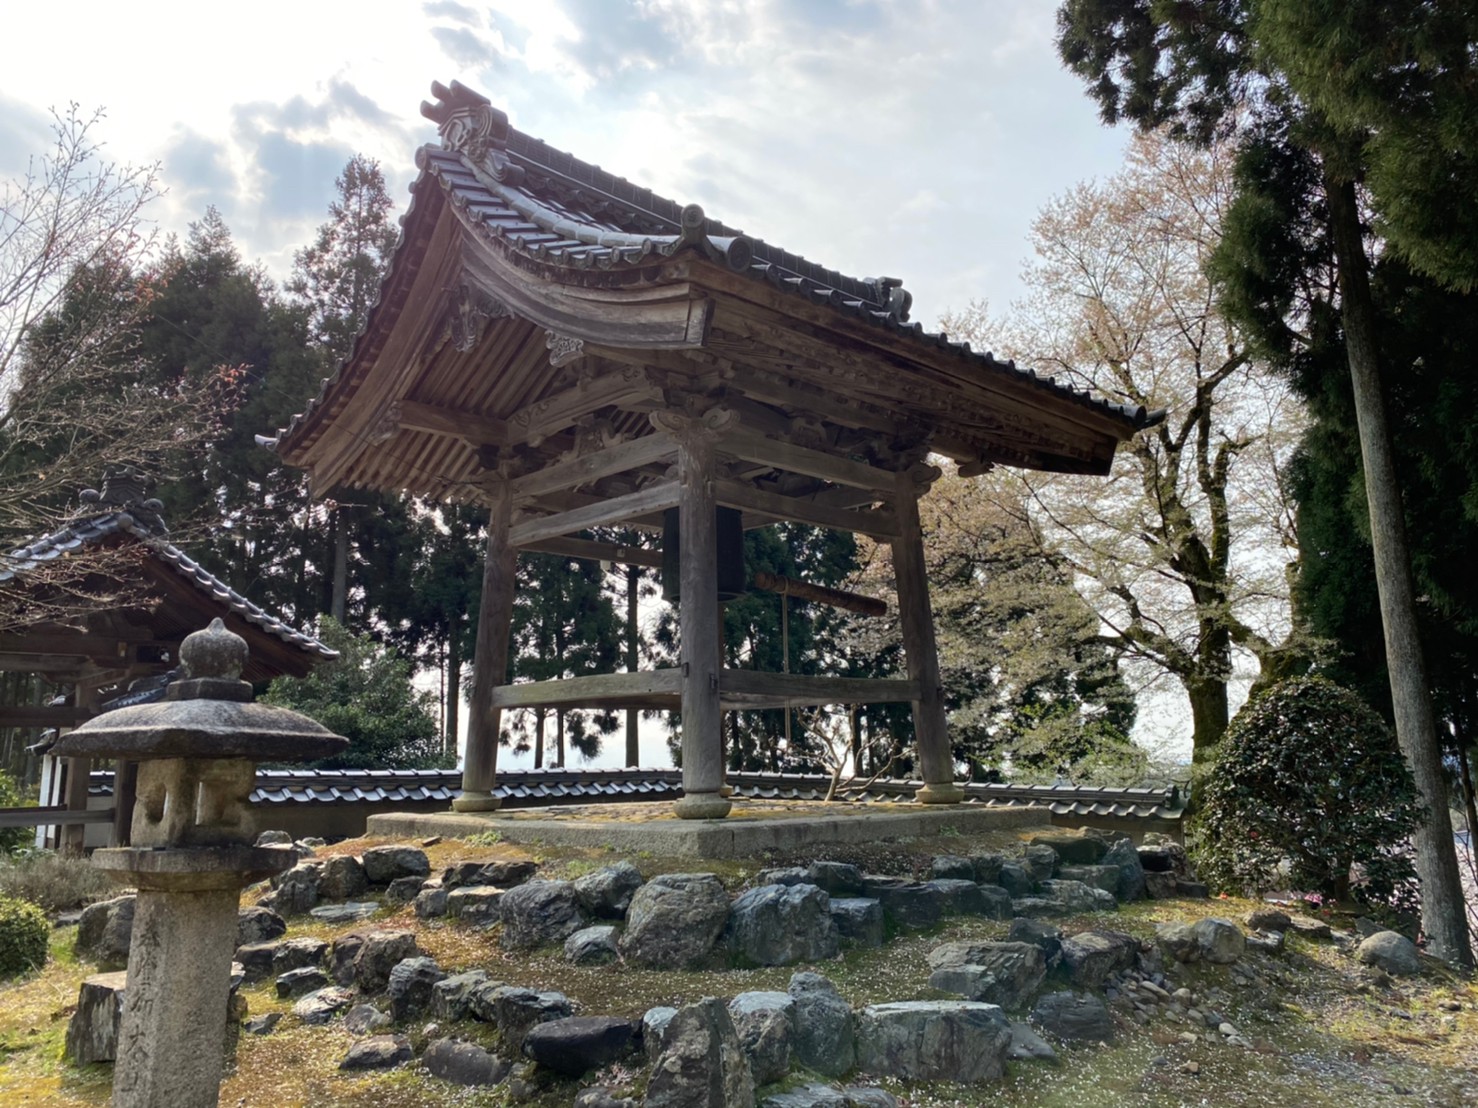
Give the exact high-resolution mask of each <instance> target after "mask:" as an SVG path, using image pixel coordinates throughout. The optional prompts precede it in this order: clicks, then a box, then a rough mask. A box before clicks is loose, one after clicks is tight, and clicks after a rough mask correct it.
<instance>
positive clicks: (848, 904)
mask: <svg viewBox="0 0 1478 1108" xmlns="http://www.w3.org/2000/svg"><path fill="white" fill-rule="evenodd" d="M831 918H832V919H833V920H835V921H836V925H837V935H838V936H839V937H840V938H842V939H843V940H845V941H847V942H851V943H856V944H857V945H858V946H867V947H878V946H882V945H883V905H882V902H881V901H879V900H874V899H873V898H872V897H864V896H842V897H832V899H831Z"/></svg>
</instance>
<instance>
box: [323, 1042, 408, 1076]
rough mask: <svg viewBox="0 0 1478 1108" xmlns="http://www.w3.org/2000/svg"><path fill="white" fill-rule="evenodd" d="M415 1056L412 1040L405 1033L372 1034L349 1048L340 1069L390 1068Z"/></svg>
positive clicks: (402, 1063)
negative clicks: (412, 1050)
mask: <svg viewBox="0 0 1478 1108" xmlns="http://www.w3.org/2000/svg"><path fill="white" fill-rule="evenodd" d="M413 1057H415V1055H414V1054H413V1053H412V1052H411V1041H410V1040H409V1039H407V1038H406V1037H405V1036H404V1035H372V1036H370V1037H369V1038H368V1039H360V1040H359V1042H357V1043H355V1044H354V1045H353V1046H351V1047H350V1048H349V1053H348V1054H346V1055H344V1060H343V1061H342V1062H340V1063H339V1069H341V1070H388V1069H393V1068H394V1067H395V1066H399V1065H404V1064H405V1063H406V1062H409V1061H410V1060H411V1059H412V1058H413Z"/></svg>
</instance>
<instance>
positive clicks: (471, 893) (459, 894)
mask: <svg viewBox="0 0 1478 1108" xmlns="http://www.w3.org/2000/svg"><path fill="white" fill-rule="evenodd" d="M422 895H424V894H422ZM445 895H446V915H447V918H448V919H459V920H462V921H463V922H464V923H468V924H471V925H472V926H473V927H491V926H492V925H493V924H495V923H497V922H498V920H499V919H500V918H501V916H500V915H499V908H498V905H499V903H500V902H501V901H502V900H503V890H502V889H500V888H498V887H497V886H495V885H460V886H458V887H457V888H454V889H452V890H451V892H449V893H446V894H445Z"/></svg>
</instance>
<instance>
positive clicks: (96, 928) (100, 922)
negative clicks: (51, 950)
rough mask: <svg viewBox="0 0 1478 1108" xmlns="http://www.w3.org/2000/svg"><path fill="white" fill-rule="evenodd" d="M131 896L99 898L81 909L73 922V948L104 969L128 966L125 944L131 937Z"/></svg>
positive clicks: (126, 946) (132, 900) (132, 899)
mask: <svg viewBox="0 0 1478 1108" xmlns="http://www.w3.org/2000/svg"><path fill="white" fill-rule="evenodd" d="M133 911H134V898H133V897H132V896H117V897H114V898H113V899H112V900H100V901H98V903H96V904H89V905H88V906H87V907H86V908H84V909H82V916H81V918H80V919H78V921H77V938H76V939H75V940H74V941H73V949H74V950H75V951H76V952H77V955H78V956H79V957H82V958H89V959H91V960H92V961H94V962H96V963H97V964H98V965H100V966H103V967H105V968H112V969H122V968H124V967H125V966H127V965H128V945H129V942H130V941H131V940H132V939H133Z"/></svg>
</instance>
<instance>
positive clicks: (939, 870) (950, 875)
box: [929, 854, 976, 884]
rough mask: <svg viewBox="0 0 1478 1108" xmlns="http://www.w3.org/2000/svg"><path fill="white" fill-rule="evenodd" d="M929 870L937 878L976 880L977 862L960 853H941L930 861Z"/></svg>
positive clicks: (972, 881)
mask: <svg viewBox="0 0 1478 1108" xmlns="http://www.w3.org/2000/svg"><path fill="white" fill-rule="evenodd" d="M929 872H930V874H932V875H933V876H934V878H935V879H936V880H938V879H941V878H942V879H944V880H959V881H969V882H971V883H972V884H973V883H974V882H975V880H976V877H975V863H974V862H972V861H971V860H970V859H969V858H962V857H961V856H960V855H958V854H939V855H936V856H935V858H934V860H933V861H932V862H931V863H929Z"/></svg>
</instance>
